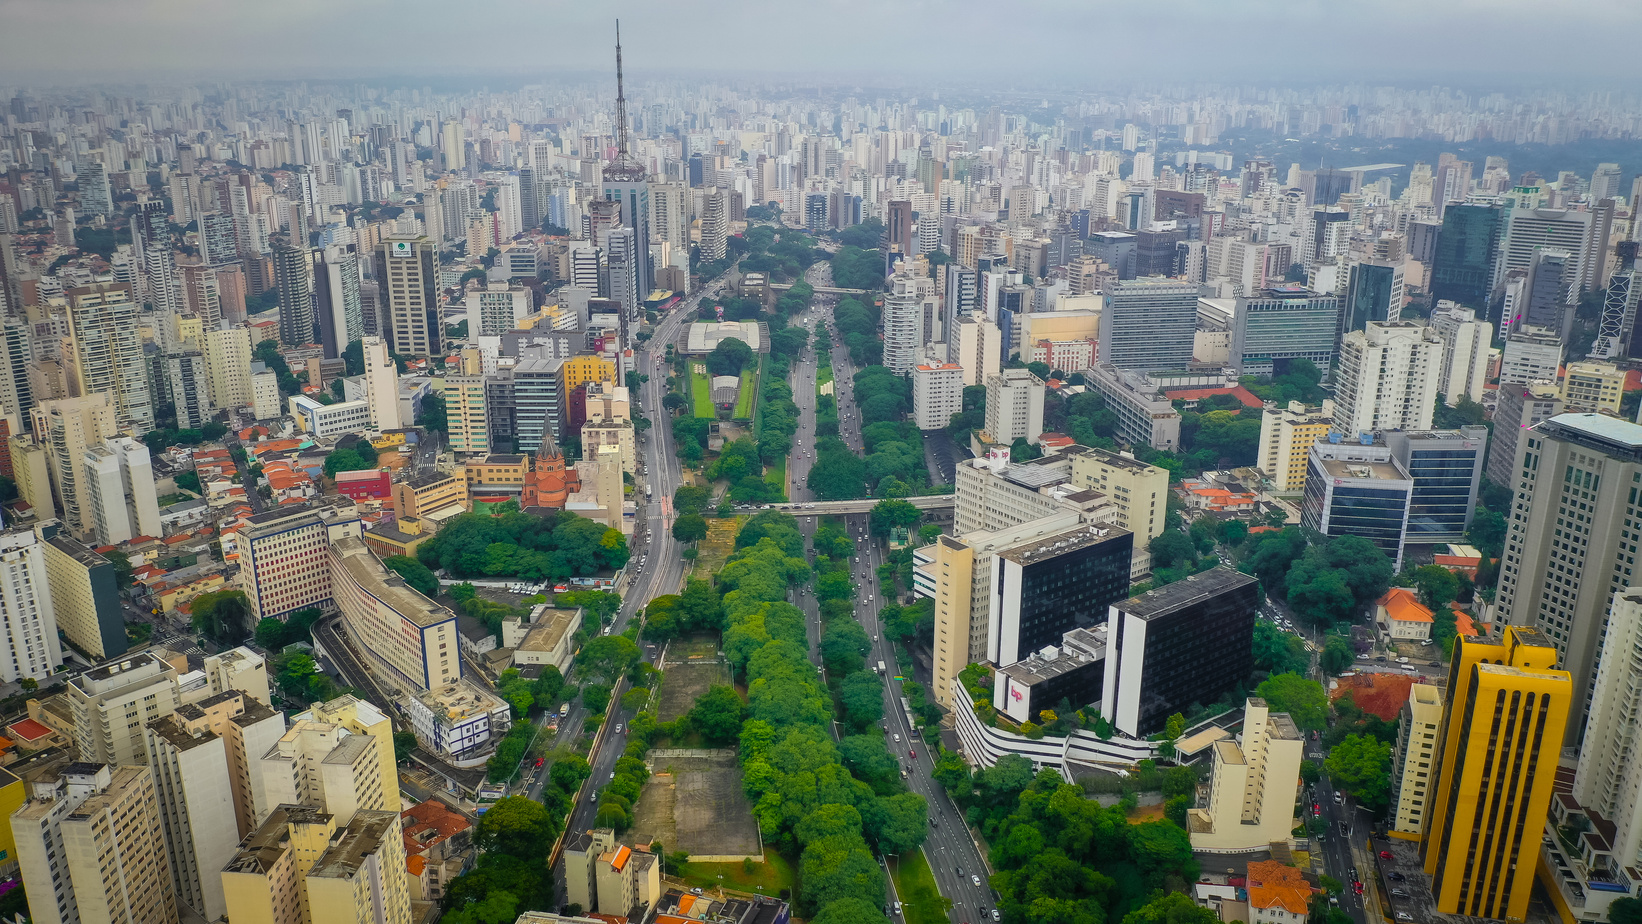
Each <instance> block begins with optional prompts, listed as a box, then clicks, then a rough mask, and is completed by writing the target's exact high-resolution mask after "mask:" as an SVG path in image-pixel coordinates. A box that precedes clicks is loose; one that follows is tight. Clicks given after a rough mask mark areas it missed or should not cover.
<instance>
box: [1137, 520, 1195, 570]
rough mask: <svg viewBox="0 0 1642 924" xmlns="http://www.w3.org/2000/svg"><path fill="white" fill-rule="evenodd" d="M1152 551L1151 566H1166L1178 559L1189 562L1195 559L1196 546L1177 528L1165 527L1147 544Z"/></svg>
mask: <svg viewBox="0 0 1642 924" xmlns="http://www.w3.org/2000/svg"><path fill="white" fill-rule="evenodd" d="M1147 548H1148V549H1150V550H1151V553H1152V568H1153V569H1154V570H1155V569H1158V568H1167V567H1169V566H1171V565H1173V564H1174V563H1175V562H1178V561H1185V562H1191V561H1195V560H1196V559H1197V547H1196V546H1194V545H1193V544H1192V540H1191V539H1190V538H1189V537H1187V536H1186V535H1185V534H1184V533H1181V532H1180V531H1178V530H1173V529H1166V530H1164V531H1163V532H1161V533H1159V534H1158V536H1157V538H1155V539H1153V540H1152V541H1151V543H1150V544H1149V545H1148V546H1147Z"/></svg>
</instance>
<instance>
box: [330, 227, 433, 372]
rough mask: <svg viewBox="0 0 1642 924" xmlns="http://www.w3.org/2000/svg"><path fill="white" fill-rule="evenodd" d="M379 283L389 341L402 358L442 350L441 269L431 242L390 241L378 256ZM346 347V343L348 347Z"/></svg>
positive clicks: (430, 353)
mask: <svg viewBox="0 0 1642 924" xmlns="http://www.w3.org/2000/svg"><path fill="white" fill-rule="evenodd" d="M376 281H377V284H378V285H379V286H381V288H382V301H383V304H384V305H385V306H386V309H387V310H386V312H385V314H386V317H387V320H388V327H389V329H388V335H387V338H386V339H387V341H388V345H389V348H390V349H391V350H392V352H394V353H397V354H399V355H400V356H431V355H433V354H434V353H436V352H438V351H439V341H440V335H441V333H442V331H441V329H440V322H439V318H438V311H439V299H438V285H439V267H438V261H437V259H436V255H435V253H434V247H433V244H432V242H431V241H429V240H428V239H427V238H425V237H421V238H390V239H388V240H385V241H383V242H382V246H381V249H380V250H378V251H377V254H376ZM344 345H346V344H344Z"/></svg>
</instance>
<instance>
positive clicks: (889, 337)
mask: <svg viewBox="0 0 1642 924" xmlns="http://www.w3.org/2000/svg"><path fill="white" fill-rule="evenodd" d="M889 282H890V290H889V292H888V293H886V294H885V295H884V313H883V317H884V366H885V367H887V368H888V369H889V370H890V371H891V372H893V373H895V374H896V375H911V374H912V367H913V366H916V365H917V364H918V360H919V359H920V358H921V357H922V356H923V352H924V318H925V315H926V314H927V315H933V314H934V313H935V312H934V305H935V281H934V280H933V279H929V278H927V277H924V276H918V275H915V274H914V273H913V272H912V271H911V270H910V269H908V268H905V267H903V271H902V272H898V273H896V274H895V275H894V276H891V277H890V281H889Z"/></svg>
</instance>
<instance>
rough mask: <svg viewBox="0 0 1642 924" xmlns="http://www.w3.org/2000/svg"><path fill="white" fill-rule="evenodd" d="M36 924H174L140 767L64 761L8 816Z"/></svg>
mask: <svg viewBox="0 0 1642 924" xmlns="http://www.w3.org/2000/svg"><path fill="white" fill-rule="evenodd" d="M11 826H12V832H13V834H14V836H15V837H16V839H17V856H18V863H19V866H20V867H21V869H22V875H23V884H24V887H25V888H27V889H28V897H29V916H30V918H31V920H33V921H34V922H35V924H77V922H81V921H84V922H87V924H91V922H111V924H174V922H177V921H178V920H179V917H178V911H177V897H176V893H175V892H174V891H173V889H172V885H171V873H170V867H169V864H168V862H167V860H166V851H165V843H164V838H163V834H162V829H161V825H160V807H159V802H158V799H157V798H156V796H155V792H154V779H153V775H152V774H151V773H150V771H149V769H148V768H147V767H143V766H122V767H117V768H116V767H110V766H109V765H107V764H101V763H64V764H63V765H62V766H61V767H60V768H57V769H54V770H51V771H47V772H44V773H41V774H40V775H38V776H36V777H34V778H33V779H31V780H30V791H29V801H28V802H27V803H26V804H24V806H23V807H22V808H20V809H18V810H17V811H16V812H14V813H12V816H11Z"/></svg>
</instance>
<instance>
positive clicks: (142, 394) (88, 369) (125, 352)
mask: <svg viewBox="0 0 1642 924" xmlns="http://www.w3.org/2000/svg"><path fill="white" fill-rule="evenodd" d="M68 303H69V321H70V324H71V325H72V330H73V337H74V370H75V377H76V379H77V380H78V382H79V388H80V393H81V394H83V395H91V394H97V393H106V394H108V396H109V397H110V398H111V399H112V403H113V406H114V417H115V420H116V421H117V422H118V423H119V425H120V426H121V427H124V428H128V429H130V430H131V431H132V432H133V434H135V435H136V436H142V435H143V434H144V433H147V432H148V431H149V430H152V429H153V428H154V402H153V397H152V394H151V393H150V391H149V387H148V369H147V364H146V363H145V362H144V360H143V342H142V332H141V331H140V330H139V329H138V317H137V315H138V308H139V306H138V305H137V304H136V302H135V301H134V300H133V299H132V297H131V288H130V287H129V286H126V285H123V284H120V283H98V284H96V285H91V286H83V287H80V288H74V289H69V290H68Z"/></svg>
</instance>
